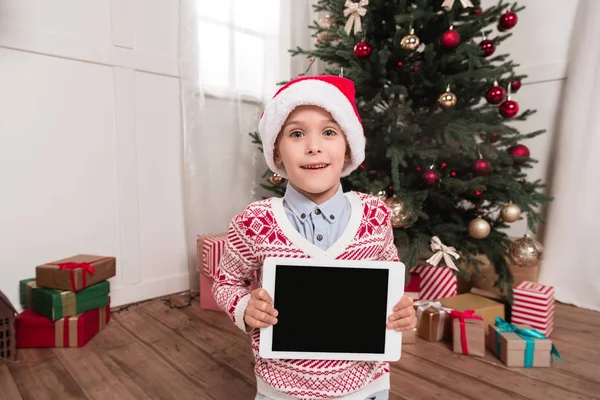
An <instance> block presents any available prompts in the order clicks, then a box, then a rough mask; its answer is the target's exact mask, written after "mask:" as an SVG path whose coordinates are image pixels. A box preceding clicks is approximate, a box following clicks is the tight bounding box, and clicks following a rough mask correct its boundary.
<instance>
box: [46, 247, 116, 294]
mask: <svg viewBox="0 0 600 400" xmlns="http://www.w3.org/2000/svg"><path fill="white" fill-rule="evenodd" d="M115 273H116V259H115V257H102V256H94V255H88V254H79V255H76V256H73V257H69V258H65V259H62V260H58V261H53V262H50V263H46V264H43V265H39V266H37V267H36V269H35V280H36V284H37V286H38V287H45V288H50V289H60V290H70V291H73V292H79V291H80V290H83V289H85V288H86V287H88V286H92V285H94V284H96V283H98V282H101V281H105V280H107V279H110V278H112V277H113V276H115Z"/></svg>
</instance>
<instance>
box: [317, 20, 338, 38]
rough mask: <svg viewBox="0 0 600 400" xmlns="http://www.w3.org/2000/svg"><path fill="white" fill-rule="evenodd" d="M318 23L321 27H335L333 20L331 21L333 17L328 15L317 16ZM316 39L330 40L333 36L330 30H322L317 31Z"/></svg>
mask: <svg viewBox="0 0 600 400" xmlns="http://www.w3.org/2000/svg"><path fill="white" fill-rule="evenodd" d="M318 24H319V26H320V27H321V28H323V29H330V28H335V26H336V25H335V22H333V18H331V16H329V15H326V16H324V17H321V18H319V22H318ZM317 39H319V40H322V41H330V40H333V36H332V35H331V33H330V32H327V31H323V32H319V33H317Z"/></svg>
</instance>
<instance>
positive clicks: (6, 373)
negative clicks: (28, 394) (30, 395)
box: [0, 364, 23, 400]
mask: <svg viewBox="0 0 600 400" xmlns="http://www.w3.org/2000/svg"><path fill="white" fill-rule="evenodd" d="M2 399H6V400H23V397H22V396H21V393H20V392H19V388H18V387H17V384H16V383H15V380H14V379H13V377H12V375H11V373H10V370H9V369H8V365H6V364H0V400H2Z"/></svg>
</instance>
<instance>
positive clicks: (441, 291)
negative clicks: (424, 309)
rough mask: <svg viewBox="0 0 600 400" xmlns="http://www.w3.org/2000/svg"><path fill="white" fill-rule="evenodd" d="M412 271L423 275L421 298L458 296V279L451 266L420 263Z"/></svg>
mask: <svg viewBox="0 0 600 400" xmlns="http://www.w3.org/2000/svg"><path fill="white" fill-rule="evenodd" d="M410 272H411V273H415V274H419V276H420V277H421V282H420V285H421V287H420V291H419V299H420V300H437V299H442V298H445V297H451V296H456V293H457V285H458V281H457V279H456V275H454V273H453V272H452V270H451V269H450V268H447V267H445V266H439V267H434V266H431V265H420V266H417V267H413V268H411V270H410Z"/></svg>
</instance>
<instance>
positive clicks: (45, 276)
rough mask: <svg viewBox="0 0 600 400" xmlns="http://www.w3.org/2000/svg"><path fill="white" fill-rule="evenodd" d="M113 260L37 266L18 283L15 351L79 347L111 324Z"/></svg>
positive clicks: (98, 258)
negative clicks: (19, 309)
mask: <svg viewBox="0 0 600 400" xmlns="http://www.w3.org/2000/svg"><path fill="white" fill-rule="evenodd" d="M115 273H116V259H115V258H114V257H102V256H94V255H86V254H80V255H76V256H73V257H69V258H66V259H62V260H58V261H53V262H49V263H46V264H42V265H39V266H37V267H36V271H35V278H31V279H24V280H22V281H20V283H19V290H20V301H21V306H22V307H23V309H24V311H23V312H22V313H20V314H19V315H17V317H16V320H15V331H16V344H17V348H49V347H83V346H85V344H86V343H88V342H89V341H90V340H91V339H92V338H93V337H94V336H95V335H96V334H97V333H98V332H99V331H100V330H102V328H104V327H105V326H106V325H107V324H108V323H109V321H110V283H109V282H108V279H110V278H112V277H113V276H115Z"/></svg>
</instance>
